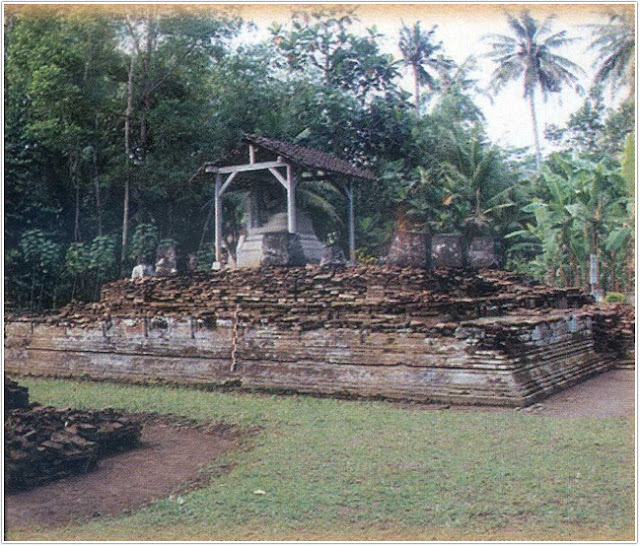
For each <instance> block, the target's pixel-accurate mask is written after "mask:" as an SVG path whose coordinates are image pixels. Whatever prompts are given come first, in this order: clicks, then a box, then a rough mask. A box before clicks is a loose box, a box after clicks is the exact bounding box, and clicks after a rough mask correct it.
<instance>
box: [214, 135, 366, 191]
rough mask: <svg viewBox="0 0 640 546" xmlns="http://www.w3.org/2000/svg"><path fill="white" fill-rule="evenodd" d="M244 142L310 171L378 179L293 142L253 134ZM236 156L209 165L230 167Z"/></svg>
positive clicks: (244, 139) (340, 160)
mask: <svg viewBox="0 0 640 546" xmlns="http://www.w3.org/2000/svg"><path fill="white" fill-rule="evenodd" d="M242 142H243V143H250V144H255V145H256V146H258V147H259V148H262V149H264V150H267V151H269V152H272V153H274V154H276V155H279V156H282V158H283V159H287V160H289V161H291V162H292V163H296V164H298V165H301V166H302V167H306V168H308V169H317V170H321V171H327V172H330V173H338V174H344V175H347V176H352V177H355V178H361V179H364V180H375V179H376V178H375V176H374V175H373V174H371V173H370V172H369V171H367V170H365V169H360V168H358V167H355V166H353V165H351V163H349V162H347V161H344V160H343V159H339V158H337V157H335V156H334V155H331V154H328V153H326V152H321V151H320V150H314V149H313V148H305V147H304V146H300V145H298V144H294V143H292V142H285V141H283V140H276V139H275V138H268V137H265V136H260V135H251V134H245V135H244V137H243V138H242ZM235 155H236V154H232V155H231V156H229V157H228V158H221V159H219V160H218V161H214V162H212V163H208V165H212V166H218V167H220V166H223V165H224V166H226V165H229V159H231V157H232V156H235Z"/></svg>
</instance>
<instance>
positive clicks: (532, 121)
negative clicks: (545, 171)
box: [529, 89, 542, 171]
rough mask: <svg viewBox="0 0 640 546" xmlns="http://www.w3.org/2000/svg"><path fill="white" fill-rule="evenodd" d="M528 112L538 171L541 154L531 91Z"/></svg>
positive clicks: (532, 92)
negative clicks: (531, 125)
mask: <svg viewBox="0 0 640 546" xmlns="http://www.w3.org/2000/svg"><path fill="white" fill-rule="evenodd" d="M529 110H530V112H531V123H532V124H533V143H534V146H535V150H536V169H537V170H538V171H539V170H540V166H541V165H542V152H541V151H540V134H539V131H538V117H537V116H536V104H535V92H534V91H533V89H532V90H531V93H530V94H529Z"/></svg>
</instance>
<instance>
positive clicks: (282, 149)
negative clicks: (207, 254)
mask: <svg viewBox="0 0 640 546" xmlns="http://www.w3.org/2000/svg"><path fill="white" fill-rule="evenodd" d="M205 173H207V174H213V175H215V199H214V213H215V259H216V262H218V263H219V262H220V258H221V250H222V196H223V194H224V193H225V191H227V190H228V189H229V187H230V186H231V184H243V185H246V186H252V185H254V184H261V183H262V184H264V183H265V177H264V174H265V173H266V174H267V175H268V176H269V177H271V178H272V179H275V180H276V181H277V182H278V183H279V184H281V185H282V186H283V187H284V189H285V191H286V204H287V206H286V212H287V229H288V232H289V233H297V230H298V222H297V210H296V189H297V188H298V186H299V185H300V184H302V183H307V182H312V181H320V180H322V181H327V182H330V183H332V184H333V185H334V186H335V187H336V188H338V189H339V190H340V191H342V192H344V194H345V195H346V197H347V202H348V211H347V225H348V233H349V255H350V259H351V261H353V260H354V258H355V256H354V254H355V212H354V196H353V190H354V182H355V181H357V180H368V181H373V180H375V177H374V176H373V175H372V174H371V173H370V172H368V171H366V170H364V169H360V168H358V167H355V166H353V165H351V164H350V163H349V162H347V161H344V160H342V159H339V158H337V157H335V156H333V155H331V154H328V153H326V152H321V151H319V150H314V149H312V148H306V147H304V146H299V145H297V144H293V143H291V142H285V141H281V140H276V139H273V138H268V137H264V136H259V135H252V134H245V135H244V137H243V138H242V141H241V143H240V145H239V146H238V147H237V148H236V149H235V150H234V151H233V152H231V153H230V154H228V155H227V156H225V157H222V158H220V159H218V160H217V161H212V162H208V163H205V164H204V165H202V167H200V169H199V170H198V173H197V175H202V174H205Z"/></svg>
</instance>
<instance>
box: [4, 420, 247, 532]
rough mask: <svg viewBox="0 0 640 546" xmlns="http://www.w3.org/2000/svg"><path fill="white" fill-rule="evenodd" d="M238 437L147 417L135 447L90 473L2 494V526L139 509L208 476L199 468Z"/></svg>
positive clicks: (223, 429)
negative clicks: (3, 522) (3, 505)
mask: <svg viewBox="0 0 640 546" xmlns="http://www.w3.org/2000/svg"><path fill="white" fill-rule="evenodd" d="M241 438H242V435H241V434H239V432H238V430H237V429H235V428H234V427H229V426H224V425H210V426H208V427H194V426H192V425H189V424H187V425H185V424H184V423H182V424H179V423H176V422H175V420H172V419H171V418H164V419H163V418H153V419H147V422H146V424H145V426H144V428H143V431H142V443H141V446H140V447H139V448H137V449H134V450H131V451H127V452H123V453H117V454H114V455H111V456H108V457H105V458H104V459H101V460H100V461H99V463H98V466H97V467H96V468H95V469H94V470H93V471H92V472H89V473H88V474H83V475H80V476H73V477H69V478H65V479H62V480H59V481H56V482H52V483H50V484H47V485H44V486H40V487H36V488H34V489H30V490H28V491H21V492H17V493H11V494H7V495H6V496H5V526H6V528H7V529H15V528H18V527H32V526H42V527H50V526H52V525H57V524H64V523H69V522H72V521H78V520H82V519H88V518H94V517H100V516H104V515H109V514H117V513H120V512H123V511H129V510H133V509H137V508H141V507H142V506H145V505H147V504H149V503H151V502H153V501H155V500H158V499H161V498H165V497H167V496H169V495H170V494H172V493H174V494H176V493H180V492H184V491H186V490H189V489H193V488H195V487H197V486H199V485H202V484H203V483H206V482H207V481H208V479H210V478H211V474H210V473H206V472H205V473H203V472H199V470H201V469H202V468H203V467H206V466H207V465H208V464H210V463H212V462H213V461H215V460H216V459H219V458H220V457H221V456H223V455H225V454H226V453H229V452H230V451H232V450H235V449H238V448H239V445H240V442H241Z"/></svg>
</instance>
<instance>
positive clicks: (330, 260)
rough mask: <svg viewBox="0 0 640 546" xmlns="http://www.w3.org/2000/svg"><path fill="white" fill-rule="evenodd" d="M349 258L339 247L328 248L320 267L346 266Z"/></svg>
mask: <svg viewBox="0 0 640 546" xmlns="http://www.w3.org/2000/svg"><path fill="white" fill-rule="evenodd" d="M346 263H347V257H346V256H345V254H344V251H343V250H342V248H340V246H339V245H329V246H326V247H325V249H324V251H323V253H322V260H320V265H346Z"/></svg>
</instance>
